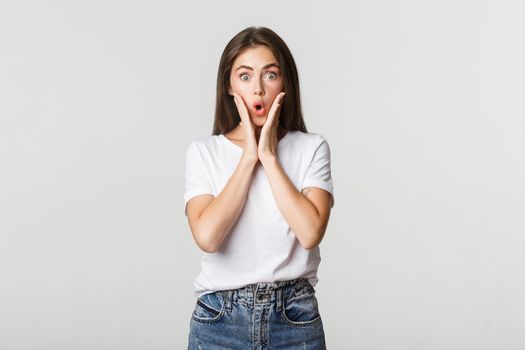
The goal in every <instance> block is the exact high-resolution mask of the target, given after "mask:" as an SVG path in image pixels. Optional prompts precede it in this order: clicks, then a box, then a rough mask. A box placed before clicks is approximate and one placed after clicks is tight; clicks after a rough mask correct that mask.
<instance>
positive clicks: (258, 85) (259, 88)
mask: <svg viewBox="0 0 525 350" xmlns="http://www.w3.org/2000/svg"><path fill="white" fill-rule="evenodd" d="M263 92H264V89H263V86H262V83H261V80H260V79H259V80H257V81H256V82H255V94H256V95H262V94H263Z"/></svg>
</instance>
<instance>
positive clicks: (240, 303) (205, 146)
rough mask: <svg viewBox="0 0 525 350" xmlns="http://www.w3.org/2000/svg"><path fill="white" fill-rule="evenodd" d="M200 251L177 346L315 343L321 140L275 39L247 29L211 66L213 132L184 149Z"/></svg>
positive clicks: (325, 185)
mask: <svg viewBox="0 0 525 350" xmlns="http://www.w3.org/2000/svg"><path fill="white" fill-rule="evenodd" d="M185 176H186V187H185V194H184V200H185V203H186V215H187V217H188V221H189V225H190V229H191V232H192V235H193V238H194V240H195V242H196V243H197V245H198V246H199V248H200V249H202V250H203V251H204V253H203V256H202V264H201V272H200V274H199V276H198V277H197V278H196V279H195V282H194V293H195V296H196V298H197V302H196V305H195V308H194V310H193V313H192V317H191V322H190V334H189V345H188V348H189V349H242V350H246V349H325V348H326V346H325V335H324V330H323V323H322V321H321V315H320V312H319V308H318V304H317V299H316V296H315V290H314V286H315V285H316V284H317V281H318V278H317V268H318V266H319V262H320V260H321V257H320V253H319V246H318V245H319V243H320V242H321V240H322V238H323V236H324V233H325V230H326V227H327V224H328V219H329V217H330V210H331V208H332V207H333V204H334V201H333V183H332V177H331V170H330V148H329V146H328V143H327V141H326V140H325V139H324V137H323V136H321V135H319V134H315V133H309V132H308V131H307V130H306V126H305V123H304V121H303V116H302V111H301V101H300V92H299V78H298V74H297V69H296V66H295V62H294V59H293V57H292V54H291V53H290V50H289V49H288V46H287V45H286V44H285V42H284V41H283V40H282V39H281V38H280V37H279V36H278V35H277V34H276V33H274V32H273V31H272V30H270V29H268V28H265V27H250V28H246V29H245V30H243V31H241V32H240V33H238V34H237V35H236V36H235V37H234V38H232V39H231V41H230V42H229V43H228V44H227V46H226V48H225V49H224V52H223V54H222V57H221V61H220V64H219V72H218V78H217V100H216V109H215V123H214V130H213V135H212V136H211V137H206V138H202V139H199V140H196V141H193V142H192V143H191V144H190V145H189V147H188V149H187V152H186V174H185Z"/></svg>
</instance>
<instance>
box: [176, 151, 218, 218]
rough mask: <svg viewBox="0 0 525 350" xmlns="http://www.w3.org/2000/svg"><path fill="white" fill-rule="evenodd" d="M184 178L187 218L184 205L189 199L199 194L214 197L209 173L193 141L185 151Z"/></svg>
mask: <svg viewBox="0 0 525 350" xmlns="http://www.w3.org/2000/svg"><path fill="white" fill-rule="evenodd" d="M184 176H185V190H184V215H186V216H187V215H188V214H187V211H186V210H187V209H186V204H188V201H189V200H190V199H192V198H193V197H195V196H197V195H200V194H211V195H215V194H214V191H213V184H212V181H211V177H210V175H209V171H208V169H207V167H206V164H205V163H204V159H203V157H202V154H201V153H200V151H199V148H198V145H197V142H196V141H193V142H192V143H191V144H190V145H189V146H188V149H187V150H186V170H185V175H184Z"/></svg>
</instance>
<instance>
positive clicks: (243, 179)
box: [198, 157, 257, 252]
mask: <svg viewBox="0 0 525 350" xmlns="http://www.w3.org/2000/svg"><path fill="white" fill-rule="evenodd" d="M256 164H257V162H256V161H253V160H249V159H246V158H245V157H241V160H240V161H239V164H238V165H237V167H236V169H235V171H234V172H233V174H232V176H231V177H230V178H229V179H228V181H227V183H226V185H225V186H224V188H223V190H222V191H221V192H220V193H219V194H218V195H217V197H216V198H215V199H214V200H213V201H212V202H211V203H210V204H209V205H208V206H207V207H206V208H205V209H204V210H203V211H202V213H201V215H200V216H199V219H198V222H199V223H198V231H199V232H201V238H202V240H203V241H204V242H205V245H206V246H207V247H209V250H210V251H211V252H215V251H216V250H218V249H219V247H220V245H221V244H222V242H223V241H224V239H225V238H226V236H227V235H228V233H229V232H230V229H231V228H232V226H233V225H234V223H235V222H236V221H237V218H238V216H239V214H240V213H241V211H242V208H243V207H244V203H245V201H246V195H247V193H248V190H249V188H250V182H251V179H252V174H253V170H254V168H255V165H256Z"/></svg>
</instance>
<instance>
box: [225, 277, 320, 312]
mask: <svg viewBox="0 0 525 350" xmlns="http://www.w3.org/2000/svg"><path fill="white" fill-rule="evenodd" d="M220 293H221V295H222V296H223V297H224V299H225V303H226V309H228V310H231V304H232V303H233V302H237V303H240V304H244V305H245V306H248V307H253V306H255V304H272V303H275V304H276V306H277V309H280V308H281V307H282V304H283V299H285V300H286V299H290V298H293V297H298V296H300V295H302V294H305V293H315V290H314V288H313V286H312V285H311V284H310V282H309V281H308V279H307V278H304V277H300V278H296V279H292V280H288V281H276V282H259V283H253V284H249V285H246V286H244V287H241V288H238V289H230V290H223V291H221V292H220Z"/></svg>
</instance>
